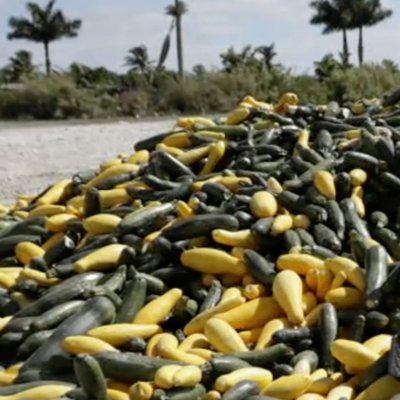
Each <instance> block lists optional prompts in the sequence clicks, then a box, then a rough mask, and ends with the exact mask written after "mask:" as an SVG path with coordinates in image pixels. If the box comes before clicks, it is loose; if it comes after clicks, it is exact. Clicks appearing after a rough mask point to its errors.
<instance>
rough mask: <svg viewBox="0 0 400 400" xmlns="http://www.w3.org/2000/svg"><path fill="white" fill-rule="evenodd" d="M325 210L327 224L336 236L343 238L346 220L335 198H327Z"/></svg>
mask: <svg viewBox="0 0 400 400" xmlns="http://www.w3.org/2000/svg"><path fill="white" fill-rule="evenodd" d="M326 211H327V213H328V225H329V226H330V227H332V229H333V230H334V232H335V233H336V235H337V237H338V238H339V239H340V240H343V239H344V234H345V232H346V221H345V218H344V214H343V211H342V210H341V208H340V206H339V204H338V202H337V201H335V200H328V202H327V204H326Z"/></svg>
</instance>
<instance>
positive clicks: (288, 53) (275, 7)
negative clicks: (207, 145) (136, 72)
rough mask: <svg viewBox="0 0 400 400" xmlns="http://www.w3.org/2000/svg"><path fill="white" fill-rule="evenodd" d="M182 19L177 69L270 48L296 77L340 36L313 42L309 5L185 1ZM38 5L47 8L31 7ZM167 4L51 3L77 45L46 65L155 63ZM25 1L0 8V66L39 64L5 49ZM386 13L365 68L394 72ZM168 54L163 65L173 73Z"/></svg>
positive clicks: (35, 47) (368, 35) (57, 48)
mask: <svg viewBox="0 0 400 400" xmlns="http://www.w3.org/2000/svg"><path fill="white" fill-rule="evenodd" d="M185 1H186V3H187V4H188V5H189V8H190V12H189V14H188V15H187V16H186V18H185V19H184V25H183V29H184V54H185V68H186V69H189V68H191V67H192V66H193V65H196V64H199V63H201V64H205V65H207V66H219V65H220V59H219V54H220V53H221V52H223V51H224V50H226V49H227V48H228V47H229V46H231V45H232V46H234V47H235V48H236V49H239V48H241V47H243V46H244V45H246V44H252V45H254V46H256V45H262V44H270V43H272V42H274V43H275V46H276V50H277V53H278V56H277V61H279V62H281V63H283V64H285V65H287V66H291V67H292V68H293V69H294V70H295V71H296V72H305V71H308V72H311V71H312V67H313V61H315V60H318V59H320V58H321V57H322V56H323V55H324V54H326V53H328V52H333V53H335V54H337V52H338V51H340V49H341V35H340V34H339V33H337V34H333V35H324V36H323V35H321V27H318V26H310V25H309V19H310V16H311V13H312V11H311V10H310V8H309V6H308V3H309V0H185ZM37 2H38V3H40V4H46V2H47V0H37ZM170 2H172V0H147V1H143V0H58V1H57V5H58V6H59V7H60V8H62V9H63V10H64V11H65V13H66V14H67V15H68V16H70V17H79V18H81V19H82V20H83V27H82V30H81V32H80V35H79V38H78V39H65V40H62V41H60V42H56V43H54V44H53V45H52V47H51V51H52V59H53V63H54V65H55V66H57V67H61V68H64V67H66V66H68V65H69V64H70V63H71V62H72V61H79V62H82V63H84V64H88V65H91V66H99V65H104V66H106V67H108V68H110V69H114V70H118V71H123V70H124V69H125V67H124V66H123V64H124V57H125V55H126V52H127V50H128V49H129V48H131V47H133V46H136V45H139V44H146V45H147V46H148V48H149V52H150V55H151V57H152V58H154V59H156V58H157V56H158V54H159V51H160V46H161V43H162V41H163V38H164V36H165V34H166V31H167V29H168V26H169V22H170V21H169V18H168V17H166V16H165V15H164V14H163V11H164V8H165V6H166V5H168V4H169V3H170ZM25 3H26V1H25V0H0V66H2V65H4V64H5V63H7V60H8V58H9V57H10V56H11V55H12V54H13V53H14V52H15V51H16V50H19V49H22V48H24V49H28V50H30V51H32V52H33V54H34V61H35V63H37V64H43V49H42V47H41V45H39V44H32V43H30V42H26V41H20V40H18V41H8V40H7V39H6V33H7V31H8V27H7V20H8V18H9V17H10V16H11V15H15V16H18V15H24V10H25V8H24V7H25ZM383 4H384V5H385V6H386V7H389V8H391V9H393V10H394V15H393V17H392V18H391V19H390V20H387V21H385V22H383V23H382V24H380V25H379V26H378V27H374V28H369V29H367V30H366V32H365V42H366V51H365V52H366V54H365V57H366V60H367V61H379V60H381V59H383V58H391V59H393V60H394V61H396V62H397V63H399V64H400V52H399V43H400V0H383ZM349 41H350V49H351V52H352V61H353V62H356V55H357V54H356V50H357V33H356V31H354V32H351V33H350V34H349ZM175 59H176V57H175V51H174V48H173V51H171V53H170V55H169V59H168V62H167V65H168V66H169V67H171V68H176V60H175Z"/></svg>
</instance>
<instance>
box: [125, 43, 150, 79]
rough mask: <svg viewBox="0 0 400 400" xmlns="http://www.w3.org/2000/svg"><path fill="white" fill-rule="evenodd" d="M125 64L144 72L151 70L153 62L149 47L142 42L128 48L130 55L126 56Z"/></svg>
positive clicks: (132, 69)
mask: <svg viewBox="0 0 400 400" xmlns="http://www.w3.org/2000/svg"><path fill="white" fill-rule="evenodd" d="M125 65H127V66H128V67H130V70H131V71H138V72H141V73H142V74H145V73H146V72H149V70H150V69H151V65H152V62H151V61H150V59H149V53H148V51H147V47H146V46H145V45H144V44H142V45H140V46H136V47H132V48H131V49H130V50H128V55H127V56H126V57H125Z"/></svg>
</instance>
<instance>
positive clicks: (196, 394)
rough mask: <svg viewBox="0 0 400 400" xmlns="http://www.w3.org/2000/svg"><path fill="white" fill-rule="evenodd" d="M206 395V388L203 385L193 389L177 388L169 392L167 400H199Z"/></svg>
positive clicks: (167, 392)
mask: <svg viewBox="0 0 400 400" xmlns="http://www.w3.org/2000/svg"><path fill="white" fill-rule="evenodd" d="M205 393H206V388H205V387H204V386H203V385H201V384H197V385H196V386H195V387H193V388H177V389H171V390H167V391H166V394H167V397H166V399H168V400H198V399H201V397H202V396H203V395H204V394H205Z"/></svg>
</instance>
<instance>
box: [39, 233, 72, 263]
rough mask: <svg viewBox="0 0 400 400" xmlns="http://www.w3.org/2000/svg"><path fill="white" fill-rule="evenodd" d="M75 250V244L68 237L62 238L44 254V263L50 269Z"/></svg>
mask: <svg viewBox="0 0 400 400" xmlns="http://www.w3.org/2000/svg"><path fill="white" fill-rule="evenodd" d="M74 249H75V242H74V241H73V240H72V239H71V238H70V237H68V236H66V235H65V236H63V237H62V238H61V239H60V240H59V241H57V242H56V243H54V244H53V245H52V246H51V247H50V248H49V249H48V250H47V251H46V253H44V256H43V258H44V261H45V262H46V264H47V265H48V266H49V267H50V266H52V265H53V264H54V263H56V262H59V261H61V260H63V259H65V258H67V257H69V256H70V255H72V253H73V251H74Z"/></svg>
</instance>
